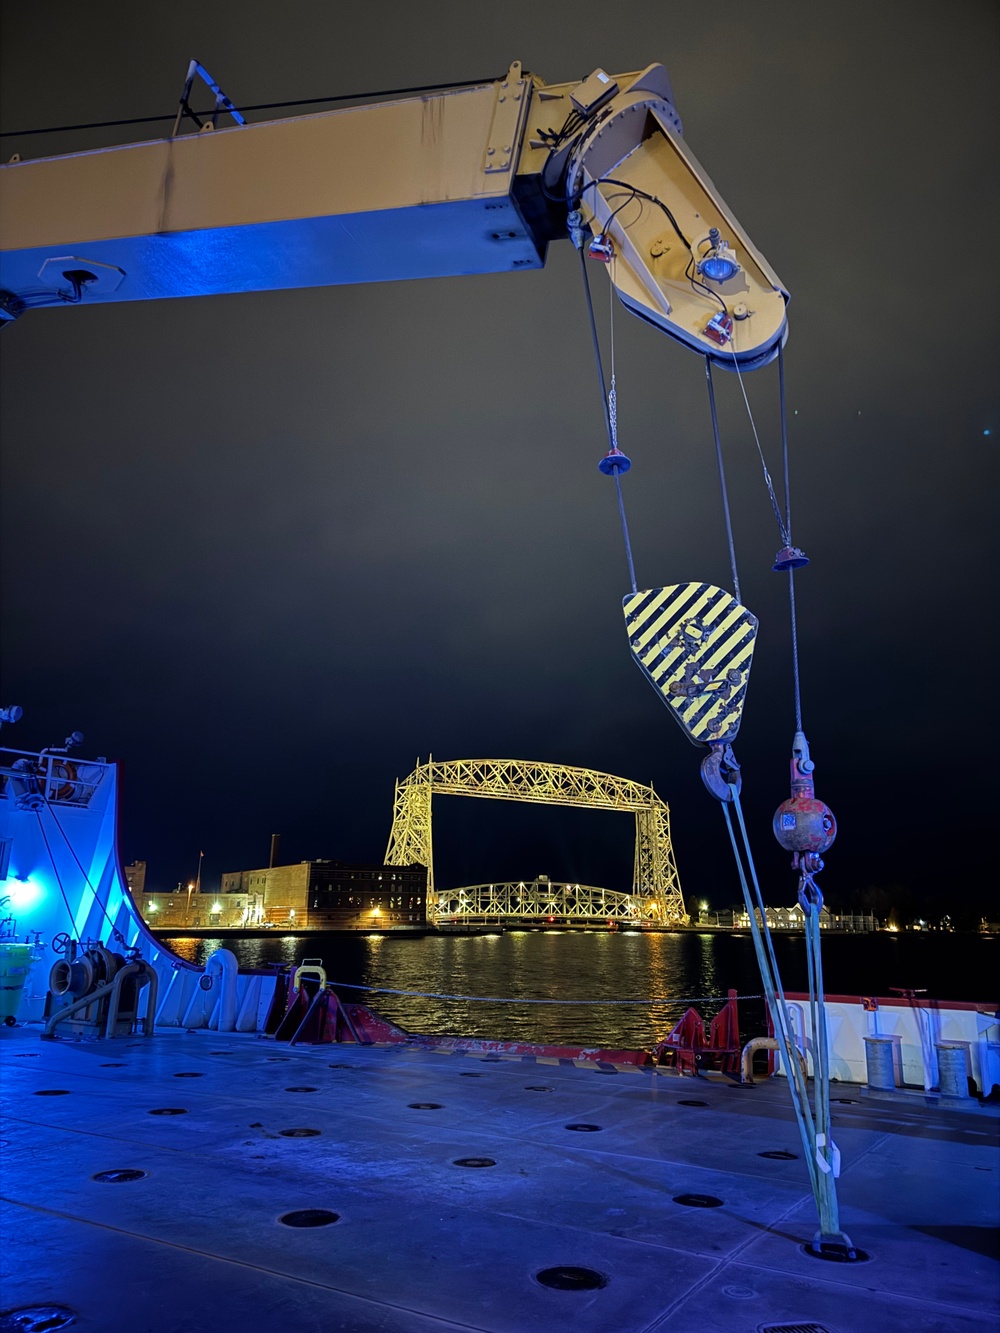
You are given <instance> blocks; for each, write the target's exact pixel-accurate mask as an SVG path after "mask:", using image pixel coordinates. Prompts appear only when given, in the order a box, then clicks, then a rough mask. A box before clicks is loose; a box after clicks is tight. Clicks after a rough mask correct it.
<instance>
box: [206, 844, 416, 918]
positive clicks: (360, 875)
mask: <svg viewBox="0 0 1000 1333" xmlns="http://www.w3.org/2000/svg"><path fill="white" fill-rule="evenodd" d="M231 895H239V896H240V897H241V898H245V899H246V900H247V901H248V902H255V903H257V904H259V908H258V913H259V915H258V917H257V920H256V921H253V922H248V923H247V924H253V925H273V926H282V927H284V928H286V929H289V930H291V929H295V930H371V929H373V928H377V929H379V930H390V929H397V930H406V929H410V928H413V929H416V928H420V927H424V926H426V924H427V868H426V867H425V866H421V865H411V866H385V865H351V864H350V863H348V862H346V861H334V860H328V859H319V860H315V861H299V862H297V863H296V864H294V865H284V866H265V867H261V868H259V869H256V870H233V871H228V872H227V873H226V874H224V875H223V876H222V884H221V886H220V891H219V895H218V900H219V901H221V902H222V903H225V902H226V899H227V898H229V897H230V896H231Z"/></svg>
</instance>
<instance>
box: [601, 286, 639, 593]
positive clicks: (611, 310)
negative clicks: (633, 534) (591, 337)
mask: <svg viewBox="0 0 1000 1333" xmlns="http://www.w3.org/2000/svg"><path fill="white" fill-rule="evenodd" d="M608 323H609V326H610V329H611V391H610V392H609V394H608V421H609V422H610V424H611V447H612V449H617V448H618V390H617V388H616V387H615V285H614V283H613V282H609V283H608ZM615 495H616V496H617V497H618V517H619V518H620V519H621V524H622V536H623V537H624V539H625V559H626V560H627V561H628V576H629V582H630V583H631V584H632V591H633V592H638V588H637V587H636V582H635V565H634V564H633V562H632V543H631V541H630V540H629V535H628V520H627V519H626V517H625V500H624V498H623V496H622V479H621V473H620V472H619V471H618V469H617V468H615Z"/></svg>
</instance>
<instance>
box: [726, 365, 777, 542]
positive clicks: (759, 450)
mask: <svg viewBox="0 0 1000 1333" xmlns="http://www.w3.org/2000/svg"><path fill="white" fill-rule="evenodd" d="M730 350H731V352H732V356H733V367H734V369H735V371H736V378H737V379H738V380H739V382H740V393H741V394H742V395H743V404H744V406H745V407H746V410H747V416H748V417H749V419H750V429H751V430H752V431H753V438H754V443H755V444H756V446H757V455H758V457H759V458H760V465H761V467H762V468H763V471H764V483H765V485H766V486H767V493H768V495H769V496H770V497H771V508H772V509H773V510H774V517H775V518H776V519H777V521H778V531H779V532H780V533H781V544H782V546H790V545H791V538H790V536H789V534H788V529H787V527H786V526H785V520H784V518H783V516H782V513H781V509H780V507H779V505H778V497H777V496H776V495H775V493H774V482H773V481H772V480H771V474H770V472H769V471H768V470H767V461H766V459H765V458H764V450H763V449H762V448H761V443H760V436H759V435H758V434H757V423H756V422H755V421H754V419H753V412H752V411H751V409H750V399H749V398H748V397H747V391H746V385H745V384H744V383H743V374H742V372H741V371H740V363H739V361H738V360H737V357H736V348H735V347H732V348H731V349H730ZM786 501H787V495H786Z"/></svg>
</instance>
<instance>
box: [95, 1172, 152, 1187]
mask: <svg viewBox="0 0 1000 1333" xmlns="http://www.w3.org/2000/svg"><path fill="white" fill-rule="evenodd" d="M145 1174H146V1173H145V1171H133V1170H131V1169H127V1170H124V1171H98V1173H97V1175H96V1176H91V1177H90V1178H91V1180H100V1181H101V1182H102V1183H104V1184H108V1185H122V1184H124V1183H125V1182H126V1181H129V1180H142V1179H143V1177H144V1176H145Z"/></svg>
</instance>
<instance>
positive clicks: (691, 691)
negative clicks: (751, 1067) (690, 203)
mask: <svg viewBox="0 0 1000 1333" xmlns="http://www.w3.org/2000/svg"><path fill="white" fill-rule="evenodd" d="M579 218H580V215H579V214H578V213H576V214H573V213H571V214H570V219H571V225H570V231H571V235H572V237H573V240H574V242H575V244H576V246H577V249H578V251H579V254H580V262H581V266H582V270H583V279H584V289H585V292H586V298H587V310H588V314H589V319H590V329H591V334H592V337H593V343H594V352H595V357H596V361H597V370H598V377H599V380H600V387H601V402H602V408H603V413H604V421H605V426H606V429H607V435H608V446H609V447H608V451H607V453H606V454H605V455H604V457H603V458H602V459H601V460H600V462H599V463H598V467H599V468H600V471H601V472H602V473H603V474H604V475H605V476H609V477H612V478H613V479H614V483H615V490H616V496H617V501H618V511H619V517H620V520H621V527H622V536H623V539H624V543H625V554H626V559H627V562H628V571H629V580H630V583H631V593H630V594H628V595H627V596H626V597H625V598H624V599H623V603H622V608H623V611H624V615H625V625H626V631H627V634H628V640H629V647H630V649H631V651H632V655H633V657H634V658H635V661H636V663H637V665H638V666H639V668H640V670H641V671H642V673H643V675H644V676H645V677H646V679H647V680H648V681H649V682H650V684H651V685H652V686H653V688H654V689H655V690H656V691H657V693H658V694H659V696H660V698H661V700H662V702H663V703H664V704H665V705H666V707H667V708H668V710H669V711H670V713H671V715H672V716H673V718H674V720H675V722H677V723H678V725H679V726H680V728H681V730H682V731H683V732H684V734H685V735H686V736H687V738H688V740H690V741H691V742H692V743H693V744H695V745H703V746H706V747H707V748H708V753H707V754H706V755H705V757H704V758H703V760H702V763H701V777H702V781H703V782H704V784H705V786H706V788H707V789H708V791H709V792H710V793H711V795H712V796H713V797H715V798H716V799H717V800H718V801H719V802H720V805H721V808H722V810H723V813H724V815H725V821H726V827H727V830H728V833H729V838H730V842H731V844H732V849H733V854H734V858H735V861H736V867H737V871H738V874H739V878H740V883H741V887H742V890H743V898H744V904H745V906H746V910H747V915H748V918H749V923H750V931H751V935H752V937H753V941H754V948H755V951H756V954H757V960H758V964H759V966H760V971H761V978H762V981H763V985H764V992H765V995H766V998H767V1003H768V1009H769V1011H770V1014H771V1019H772V1023H773V1025H774V1031H775V1035H776V1036H777V1039H778V1045H779V1049H780V1052H781V1057H782V1062H783V1067H784V1069H785V1071H786V1073H787V1076H788V1083H789V1088H790V1090H791V1094H792V1104H793V1107H794V1110H795V1115H796V1120H797V1122H798V1125H799V1131H800V1134H801V1137H802V1142H803V1145H804V1148H805V1151H806V1162H807V1166H808V1169H809V1174H810V1180H811V1183H812V1187H813V1194H814V1197H815V1200H816V1206H817V1212H818V1215H819V1229H818V1231H817V1232H816V1235H815V1237H814V1239H813V1245H812V1248H813V1250H814V1251H815V1252H816V1253H817V1254H823V1253H828V1254H833V1255H835V1256H836V1257H840V1258H843V1259H846V1260H852V1259H854V1258H856V1257H857V1256H856V1251H855V1249H854V1246H853V1243H852V1242H851V1240H850V1238H849V1237H848V1236H847V1235H846V1234H845V1233H844V1232H843V1231H842V1230H841V1228H840V1220H839V1208H838V1204H837V1194H836V1185H835V1179H836V1177H837V1176H838V1175H839V1173H840V1153H839V1150H838V1149H837V1146H836V1144H835V1143H834V1142H833V1138H832V1134H831V1122H830V1087H829V1081H830V1063H829V1050H828V1042H827V1032H826V1020H825V1014H824V1003H823V996H824V988H823V971H822V959H821V954H820V913H821V911H822V906H823V895H822V893H821V891H820V889H819V886H818V885H817V883H816V880H815V876H816V875H817V874H818V873H819V872H820V871H821V870H822V869H823V859H822V854H823V853H824V852H826V851H827V850H828V849H829V847H830V846H831V845H832V843H833V841H834V838H835V837H836V834H837V824H836V820H835V819H834V816H833V813H832V811H831V810H830V808H829V807H828V806H827V805H825V804H824V803H823V802H822V801H820V800H818V799H817V797H816V793H815V788H814V782H813V776H812V775H813V771H814V768H815V765H814V764H813V761H812V759H811V757H810V754H809V745H808V742H807V741H806V738H805V734H804V732H803V729H802V708H801V697H800V685H799V661H798V628H797V621H796V614H795V586H794V572H795V570H796V569H801V568H803V567H804V566H806V565H808V563H809V560H808V557H807V556H806V555H805V553H804V552H803V551H802V550H801V548H799V547H797V546H795V545H793V543H792V537H791V508H790V499H789V478H788V432H787V417H786V411H785V379H784V359H783V355H782V351H781V350H780V348H779V352H778V368H779V398H780V407H781V437H782V460H783V465H784V500H785V505H784V512H782V509H781V508H780V507H779V505H778V501H777V497H776V495H775V491H774V486H773V483H772V481H771V477H770V474H769V472H768V469H767V464H766V461H765V459H764V453H763V450H762V448H761V444H760V439H759V437H758V435H757V428H756V425H755V423H754V420H753V414H752V412H751V410H750V403H749V400H748V399H747V395H746V390H745V388H744V386H743V378H742V375H741V374H740V367H739V363H738V361H737V359H736V355H735V353H734V355H733V368H734V369H735V371H736V373H737V376H738V378H739V384H740V389H741V392H742V394H743V399H744V403H745V404H746V409H747V415H748V417H749V419H750V425H751V428H752V430H753V435H754V440H755V442H756V445H757V451H758V454H759V456H760V461H761V466H762V468H763V473H764V480H765V484H766V486H767V490H768V493H769V496H770V499H771V504H772V507H773V510H774V514H775V518H776V519H777V523H778V530H779V533H780V537H781V547H780V549H779V551H778V553H777V555H776V556H775V558H774V563H773V565H772V569H773V570H775V571H777V572H781V573H787V575H788V587H789V606H790V616H791V631H792V665H793V678H794V698H795V734H794V738H793V741H792V759H791V792H790V795H789V797H788V799H787V800H784V801H782V803H781V804H780V805H779V807H778V809H777V811H776V812H775V815H774V821H773V827H774V834H775V837H776V838H777V840H778V842H779V843H780V844H781V846H782V847H784V848H785V849H786V850H787V851H790V852H791V853H792V865H793V868H794V869H796V870H797V871H798V874H799V886H798V900H799V904H800V906H801V908H802V912H803V918H804V923H805V935H806V954H807V965H808V973H809V1029H810V1031H809V1041H808V1049H809V1053H810V1054H811V1056H812V1068H813V1100H812V1104H810V1099H809V1089H808V1085H807V1081H806V1075H805V1072H804V1069H803V1065H802V1064H801V1063H800V1058H799V1057H800V1051H799V1049H798V1044H797V1041H796V1034H795V1032H794V1029H793V1026H792V1021H791V1017H790V1015H789V1012H788V1009H787V1007H786V1005H785V1000H784V991H783V988H782V985H781V978H780V974H779V971H778V963H777V958H776V956H775V952H774V945H773V941H772V939H771V934H770V930H769V929H768V924H767V914H766V907H765V903H764V898H763V895H762V893H761V889H760V884H759V881H758V878H757V872H756V868H755V865H754V860H753V856H752V853H751V849H750V842H749V838H748V835H747V829H746V824H745V821H744V818H743V811H742V808H741V805H740V799H739V796H740V789H741V785H742V782H741V774H740V766H739V763H738V762H737V760H736V756H735V754H734V752H733V748H732V743H733V741H734V739H735V738H736V735H737V733H738V731H739V727H740V722H741V720H742V716H743V707H744V703H745V700H746V690H747V685H748V682H749V676H750V666H751V662H752V659H753V650H754V643H755V641H756V636H757V619H756V617H755V616H754V615H753V614H752V613H751V612H750V611H749V610H748V609H747V607H745V606H744V605H743V604H742V602H741V600H740V585H739V574H738V571H737V567H736V553H735V545H734V542H733V531H732V523H731V520H730V514H729V499H728V492H727V488H726V478H725V468H724V465H723V456H722V446H721V441H720V436H719V423H718V414H717V411H716V404H715V391H714V385H713V382H712V364H711V361H710V360H709V358H707V357H706V363H705V364H706V377H707V383H708V394H709V404H710V408H711V417H712V429H713V435H714V439H715V448H716V457H717V461H718V467H719V481H720V487H721V491H722V500H723V513H724V517H725V525H726V535H727V539H728V546H729V555H730V565H731V570H732V576H733V588H734V592H735V596H734V595H732V594H730V593H728V592H726V591H725V590H724V589H722V588H717V587H715V586H714V585H712V584H707V583H679V584H672V585H669V586H667V587H662V588H648V589H644V590H640V589H639V588H638V586H637V584H636V578H635V567H634V563H633V559H632V546H631V541H630V539H629V531H628V522H627V519H626V515H625V506H624V501H623V497H622V486H621V478H622V476H623V475H624V474H625V473H627V472H628V471H629V469H630V467H631V460H630V459H629V458H628V457H627V456H626V455H625V454H624V453H623V452H622V450H621V449H620V448H619V445H618V430H617V394H616V387H615V375H614V321H613V303H614V294H613V290H612V323H611V388H610V391H609V390H608V388H607V385H606V382H605V378H604V368H603V364H602V360H601V348H600V340H599V338H598V334H597V325H596V322H595V319H594V309H593V302H592V298H591V293H590V283H589V278H588V275H587V264H586V257H585V253H584V242H585V233H584V229H583V227H582V226H581V225H580V221H579ZM598 240H599V241H601V242H602V245H601V246H600V247H598V251H599V252H596V253H595V250H594V246H593V245H591V247H590V249H591V253H592V255H593V257H595V258H598V259H600V260H602V261H603V262H605V263H613V262H614V247H613V245H611V244H610V242H609V238H608V237H607V235H606V233H602V235H601V236H600V237H599V238H598ZM705 271H706V270H705V268H704V265H703V266H702V267H701V268H699V269H698V272H699V273H703V272H705ZM706 275H707V276H708V277H709V278H711V274H710V273H707V274H706ZM706 290H707V289H706ZM709 294H711V293H709ZM731 337H732V321H731V320H730V321H728V325H727V330H726V336H725V341H727V342H728V341H730V339H731ZM730 809H732V811H733V814H735V821H734V819H733V816H732V814H731V813H730ZM804 1036H805V1034H803V1038H804Z"/></svg>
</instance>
